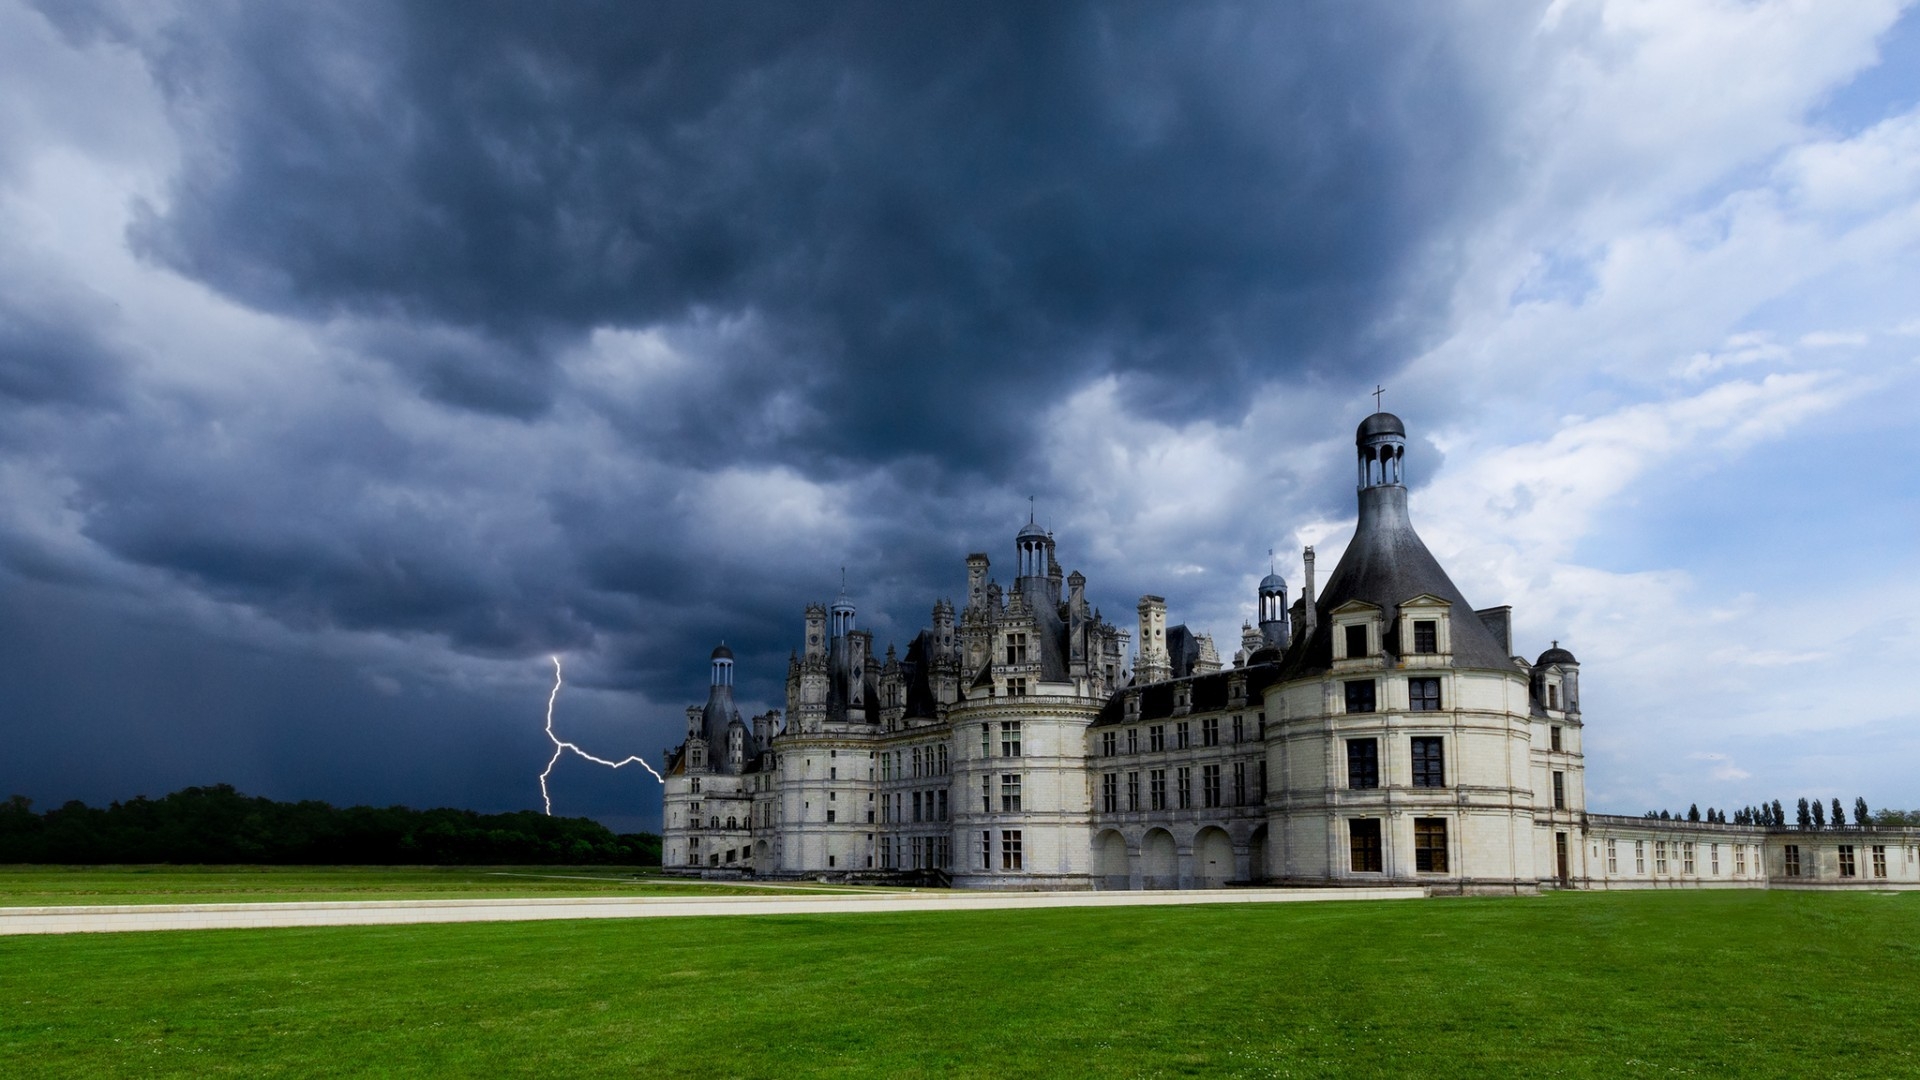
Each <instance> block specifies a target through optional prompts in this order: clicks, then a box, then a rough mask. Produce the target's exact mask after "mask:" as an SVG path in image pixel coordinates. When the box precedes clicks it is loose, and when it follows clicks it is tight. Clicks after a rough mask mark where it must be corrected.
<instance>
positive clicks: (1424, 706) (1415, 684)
mask: <svg viewBox="0 0 1920 1080" xmlns="http://www.w3.org/2000/svg"><path fill="white" fill-rule="evenodd" d="M1407 708H1409V709H1411V710H1413V711H1414V712H1439V711H1440V680H1439V679H1408V680H1407Z"/></svg>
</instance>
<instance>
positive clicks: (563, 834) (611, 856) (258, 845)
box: [0, 784, 660, 866]
mask: <svg viewBox="0 0 1920 1080" xmlns="http://www.w3.org/2000/svg"><path fill="white" fill-rule="evenodd" d="M0 863H283V864H294V865H300V864H305V865H314V864H339V865H375V866H392V865H416V866H417V865H455V866H458V865H556V864H561V865H586V864H602V865H604V864H614V865H621V866H658V865H660V838H659V837H658V836H656V835H654V834H653V833H624V834H620V835H615V834H614V833H613V832H612V831H611V830H609V829H608V828H607V827H606V826H604V825H601V824H600V823H598V822H596V821H593V820H591V819H589V818H577V817H575V818H569V817H548V816H547V815H545V814H540V813H535V812H534V811H531V810H522V811H520V812H518V813H512V814H476V813H474V812H473V811H471V810H413V809H409V808H408V807H405V806H389V807H385V808H380V807H373V806H350V807H347V808H345V809H341V808H338V807H335V806H331V805H329V804H327V803H323V802H313V801H307V802H297V803H283V802H275V801H273V800H272V799H261V798H252V797H249V796H246V795H242V794H240V793H239V792H237V791H235V790H234V789H233V788H232V787H231V786H230V785H227V784H220V785H217V786H214V787H190V788H185V789H183V790H180V791H176V792H174V793H173V794H171V795H168V796H166V797H165V798H161V799H148V798H145V797H144V796H143V797H141V798H138V799H133V800H130V801H128V802H117V803H114V804H113V805H111V806H109V807H107V808H106V809H104V810H96V809H94V808H93V807H90V806H88V805H86V804H85V803H81V802H70V803H67V804H66V805H65V806H62V807H59V808H58V809H54V810H48V811H47V812H46V813H44V814H36V813H34V812H33V804H32V802H31V801H30V800H28V799H25V798H23V797H21V796H19V795H15V796H13V797H12V798H10V799H8V800H7V801H5V802H0Z"/></svg>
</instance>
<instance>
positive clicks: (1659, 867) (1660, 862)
mask: <svg viewBox="0 0 1920 1080" xmlns="http://www.w3.org/2000/svg"><path fill="white" fill-rule="evenodd" d="M1653 872H1654V873H1656V874H1664V873H1666V872H1667V842H1666V841H1665V840H1655V841H1654V842H1653Z"/></svg>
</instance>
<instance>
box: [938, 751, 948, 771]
mask: <svg viewBox="0 0 1920 1080" xmlns="http://www.w3.org/2000/svg"><path fill="white" fill-rule="evenodd" d="M939 767H940V775H941V776H945V775H947V744H946V743H941V744H940V755H939Z"/></svg>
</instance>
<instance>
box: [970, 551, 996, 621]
mask: <svg viewBox="0 0 1920 1080" xmlns="http://www.w3.org/2000/svg"><path fill="white" fill-rule="evenodd" d="M990 565H991V563H989V562H988V560H987V557H986V555H985V554H983V553H982V552H978V551H976V552H974V553H973V554H971V555H969V556H967V607H968V608H969V609H972V610H978V609H979V608H980V607H981V606H982V605H984V604H985V603H986V602H987V569H988V567H989V566H990Z"/></svg>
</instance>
